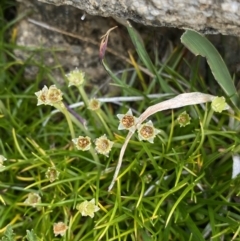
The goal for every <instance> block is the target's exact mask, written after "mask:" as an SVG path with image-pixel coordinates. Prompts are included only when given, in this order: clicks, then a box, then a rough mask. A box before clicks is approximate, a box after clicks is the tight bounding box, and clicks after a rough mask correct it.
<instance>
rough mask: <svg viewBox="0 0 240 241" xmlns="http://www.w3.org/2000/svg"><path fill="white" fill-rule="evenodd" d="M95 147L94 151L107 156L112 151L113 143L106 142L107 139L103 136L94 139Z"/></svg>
mask: <svg viewBox="0 0 240 241" xmlns="http://www.w3.org/2000/svg"><path fill="white" fill-rule="evenodd" d="M95 145H96V147H95V150H96V151H97V153H99V154H103V155H105V156H108V154H109V152H110V151H111V149H112V146H113V142H112V141H110V140H108V138H107V137H106V135H105V134H104V135H103V136H101V137H99V138H97V139H96V141H95Z"/></svg>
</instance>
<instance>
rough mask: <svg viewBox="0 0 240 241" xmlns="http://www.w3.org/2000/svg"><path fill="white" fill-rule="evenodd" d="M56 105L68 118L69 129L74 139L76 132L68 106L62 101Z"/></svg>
mask: <svg viewBox="0 0 240 241" xmlns="http://www.w3.org/2000/svg"><path fill="white" fill-rule="evenodd" d="M55 107H56V108H57V109H58V110H59V111H61V112H62V113H63V114H64V115H65V117H66V119H67V123H68V127H69V130H70V133H71V137H72V139H74V138H75V132H74V128H73V124H72V120H71V115H70V113H69V112H68V110H67V109H66V107H65V106H64V104H63V103H62V102H61V103H60V104H56V105H55Z"/></svg>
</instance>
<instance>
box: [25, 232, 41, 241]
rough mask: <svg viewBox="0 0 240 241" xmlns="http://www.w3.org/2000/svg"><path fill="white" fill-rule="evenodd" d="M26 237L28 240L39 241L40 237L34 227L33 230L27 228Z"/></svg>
mask: <svg viewBox="0 0 240 241" xmlns="http://www.w3.org/2000/svg"><path fill="white" fill-rule="evenodd" d="M26 238H27V240H28V241H39V238H38V237H37V235H36V234H35V232H34V230H33V229H32V230H31V231H29V230H27V236H26Z"/></svg>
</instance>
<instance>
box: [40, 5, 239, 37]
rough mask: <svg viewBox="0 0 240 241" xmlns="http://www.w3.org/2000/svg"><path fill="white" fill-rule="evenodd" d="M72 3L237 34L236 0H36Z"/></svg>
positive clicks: (154, 22)
mask: <svg viewBox="0 0 240 241" xmlns="http://www.w3.org/2000/svg"><path fill="white" fill-rule="evenodd" d="M39 1H41V2H45V3H50V4H54V5H57V6H60V5H72V6H74V7H76V8H79V9H81V10H84V11H86V12H87V13H88V14H90V15H100V16H104V17H109V16H111V17H115V18H118V19H122V20H125V19H130V20H133V21H135V22H138V23H142V24H144V25H151V26H166V27H177V28H191V29H195V30H197V31H200V32H203V33H205V34H216V33H222V34H226V35H235V36H240V2H239V0H191V1H190V0H39Z"/></svg>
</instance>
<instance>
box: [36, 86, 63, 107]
mask: <svg viewBox="0 0 240 241" xmlns="http://www.w3.org/2000/svg"><path fill="white" fill-rule="evenodd" d="M35 95H36V96H37V99H38V103H37V105H42V104H44V105H54V104H56V103H59V102H61V101H62V92H61V90H60V89H58V88H57V87H56V86H55V85H51V86H50V87H49V89H48V87H47V86H46V85H44V87H43V88H42V90H40V91H38V92H36V93H35Z"/></svg>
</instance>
